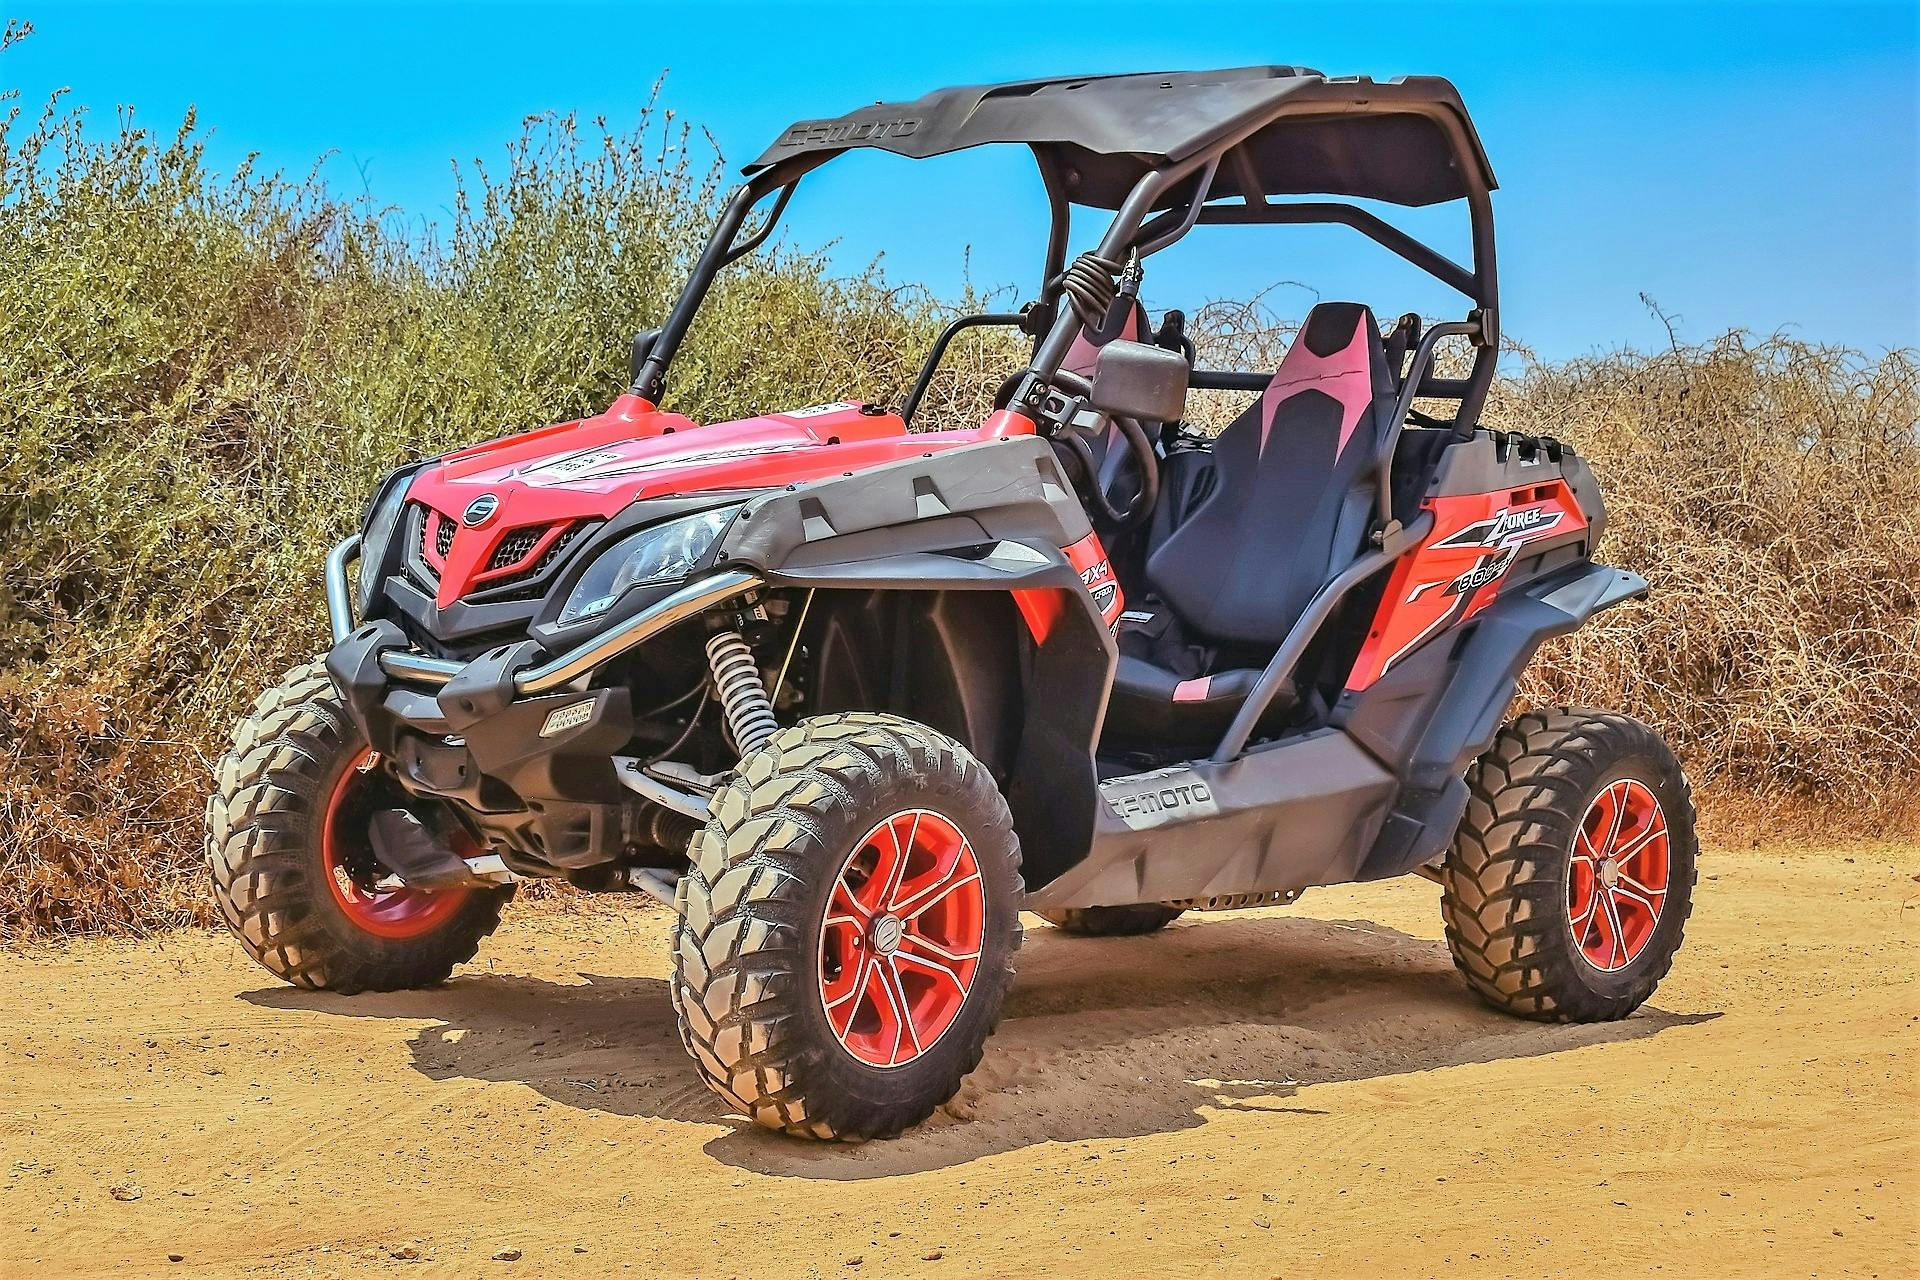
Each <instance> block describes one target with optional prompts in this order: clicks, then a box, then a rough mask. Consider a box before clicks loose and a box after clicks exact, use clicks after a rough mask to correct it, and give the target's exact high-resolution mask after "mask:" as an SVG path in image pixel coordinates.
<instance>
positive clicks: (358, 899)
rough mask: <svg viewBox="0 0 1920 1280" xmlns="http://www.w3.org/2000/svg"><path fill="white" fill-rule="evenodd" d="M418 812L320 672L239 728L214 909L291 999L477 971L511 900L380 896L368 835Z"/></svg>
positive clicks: (219, 783) (225, 773) (216, 831)
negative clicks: (290, 988) (378, 818)
mask: <svg viewBox="0 0 1920 1280" xmlns="http://www.w3.org/2000/svg"><path fill="white" fill-rule="evenodd" d="M409 803H410V801H409V799H408V797H407V794H406V792H405V791H404V790H402V789H401V787H400V785H399V784H398V783H397V782H395V781H394V780H393V779H392V778H391V777H390V776H388V775H387V774H386V773H385V772H383V771H382V770H381V769H380V768H379V758H378V756H376V755H375V754H374V753H373V752H372V751H371V750H369V749H368V747H367V744H366V741H365V740H364V739H363V738H362V737H361V736H360V732H359V730H358V729H356V728H354V726H353V722H352V721H351V720H350V719H349V718H348V717H347V714H346V710H345V708H344V707H343V706H342V704H341V701H340V695H339V693H338V692H337V691H336V690H335V689H334V686H333V681H332V679H331V678H330V677H329V676H328V675H327V671H326V667H325V666H324V665H323V664H322V663H319V662H312V663H308V664H307V665H305V666H300V667H295V668H294V669H293V670H292V671H290V672H288V673H287V675H286V678H285V679H284V680H282V681H281V682H280V683H279V684H278V685H276V686H275V687H273V688H271V689H269V690H267V691H266V692H265V693H263V694H261V695H260V700H259V701H258V702H256V703H255V704H254V706H253V710H252V712H251V713H249V714H248V716H247V717H246V718H245V719H244V720H242V721H241V722H240V724H239V727H238V728H236V729H235V730H234V735H233V747H232V749H231V750H229V751H228V752H227V754H226V755H225V756H223V757H221V760H220V765H219V768H218V771H217V773H216V776H215V780H214V790H213V794H212V796H210V797H209V798H208V800H207V864H208V870H209V871H210V872H211V875H212V879H213V899H214V903H215V905H216V906H218V907H219V909H220V914H221V916H222V918H224V919H225V920H226V922H227V927H228V928H230V929H231V930H233V934H234V936H235V937H236V938H238V939H239V940H240V944H241V945H242V946H243V947H245V948H246V950H247V954H248V955H250V956H252V957H253V958H254V959H255V960H257V961H258V962H259V963H260V964H261V966H262V967H264V968H265V969H267V970H268V971H269V972H270V973H272V974H273V975H274V976H275V977H278V978H281V979H283V980H285V981H287V982H290V983H292V984H293V985H295V986H297V987H308V988H311V989H315V990H326V991H339V992H348V993H351V992H357V991H398V990H404V989H407V988H411V987H423V986H428V985H430V984H432V983H435V982H439V981H441V980H442V979H444V978H446V976H447V975H448V974H450V973H452V972H453V967H454V966H455V965H456V964H459V963H461V962H462V961H466V960H471V959H472V958H473V954H474V952H475V951H476V950H478V949H479V946H480V940H481V939H482V938H484V937H486V936H487V935H488V934H490V933H492V932H493V931H494V929H495V927H497V926H498V925H499V923H500V908H501V906H502V904H503V903H504V902H505V901H506V899H507V898H508V897H509V896H511V894H512V892H513V890H512V889H510V888H509V889H437V890H427V889H415V888H408V887H405V886H400V887H388V888H382V887H380V882H381V881H382V880H383V879H385V876H386V873H385V871H384V870H383V869H382V868H381V867H380V865H379V863H378V862H377V861H376V860H375V858H374V855H373V850H372V845H371V842H370V840H369V838H368V827H369V824H370V822H371V820H372V816H373V814H374V812H375V811H376V810H378V809H382V808H395V807H406V806H407V805H408V804H409Z"/></svg>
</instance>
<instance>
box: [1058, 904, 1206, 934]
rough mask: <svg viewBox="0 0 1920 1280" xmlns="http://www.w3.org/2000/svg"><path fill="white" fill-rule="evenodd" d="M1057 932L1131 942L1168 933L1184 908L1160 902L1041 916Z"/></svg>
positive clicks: (1068, 909)
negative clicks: (1134, 939) (1128, 940)
mask: <svg viewBox="0 0 1920 1280" xmlns="http://www.w3.org/2000/svg"><path fill="white" fill-rule="evenodd" d="M1037 914H1038V915H1039V917H1040V918H1041V919H1042V920H1045V921H1046V922H1047V923H1048V924H1050V925H1052V926H1053V927H1054V928H1056V929H1061V930H1064V931H1065V932H1067V933H1077V934H1079V935H1081V936H1082V937H1087V938H1131V937H1136V936H1138V935H1140V934H1143V933H1152V932H1153V931H1154V930H1156V929H1164V928H1166V927H1167V926H1168V925H1170V924H1172V923H1173V922H1174V921H1175V920H1178V919H1179V918H1180V915H1181V908H1179V907H1168V906H1163V905H1161V904H1160V903H1158V902H1141V903H1137V904H1135V905H1133V906H1130V907H1062V908H1060V909H1059V910H1057V911H1041V912H1038V913H1037Z"/></svg>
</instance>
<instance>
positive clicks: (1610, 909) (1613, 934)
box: [1600, 889, 1626, 967]
mask: <svg viewBox="0 0 1920 1280" xmlns="http://www.w3.org/2000/svg"><path fill="white" fill-rule="evenodd" d="M1600 902H1601V905H1603V906H1604V907H1606V912H1605V916H1606V921H1607V936H1608V943H1607V963H1608V966H1609V967H1611V966H1612V963H1613V960H1614V958H1615V957H1617V956H1619V955H1620V954H1621V953H1622V952H1623V951H1624V950H1625V949H1626V944H1625V940H1624V938H1623V936H1622V930H1621V928H1620V904H1619V903H1618V902H1617V901H1615V900H1614V896H1613V893H1612V891H1611V890H1607V889H1602V890H1601V891H1600Z"/></svg>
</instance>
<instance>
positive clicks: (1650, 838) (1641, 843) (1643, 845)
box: [1614, 823, 1667, 866]
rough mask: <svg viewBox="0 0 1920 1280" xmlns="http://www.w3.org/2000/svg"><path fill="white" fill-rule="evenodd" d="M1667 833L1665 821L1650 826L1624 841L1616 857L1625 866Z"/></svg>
mask: <svg viewBox="0 0 1920 1280" xmlns="http://www.w3.org/2000/svg"><path fill="white" fill-rule="evenodd" d="M1666 834H1667V828H1666V824H1665V823H1656V824H1654V825H1652V826H1649V827H1648V828H1647V829H1646V830H1645V831H1642V832H1641V833H1640V834H1639V835H1637V836H1635V837H1634V838H1633V839H1631V840H1628V841H1625V842H1623V843H1622V844H1621V846H1620V851H1619V852H1618V853H1616V854H1615V855H1614V857H1615V858H1616V859H1617V860H1618V861H1619V862H1620V863H1621V865H1623V866H1624V865H1625V864H1627V863H1629V862H1631V861H1633V860H1634V859H1635V858H1637V857H1639V856H1640V855H1641V854H1642V853H1645V852H1647V851H1648V850H1649V849H1651V848H1652V847H1653V842H1654V841H1655V840H1658V839H1659V838H1660V837H1662V836H1664V835H1666Z"/></svg>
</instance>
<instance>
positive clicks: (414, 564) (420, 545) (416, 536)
mask: <svg viewBox="0 0 1920 1280" xmlns="http://www.w3.org/2000/svg"><path fill="white" fill-rule="evenodd" d="M436 515H437V513H436V512H432V511H429V510H427V508H425V507H423V506H421V505H420V504H419V503H417V502H415V503H411V504H409V505H408V507H407V542H406V545H407V547H408V549H409V550H408V553H407V554H406V555H404V556H402V557H401V558H400V567H401V569H402V570H403V571H404V572H405V573H406V575H407V577H409V578H411V579H413V585H415V586H416V587H419V588H420V589H421V590H423V591H425V592H426V593H427V594H428V595H434V594H436V593H437V592H438V591H439V590H440V571H439V570H438V569H436V568H434V567H433V561H432V560H430V559H428V557H427V522H428V520H429V519H432V518H434V517H435V516H436ZM444 558H445V557H442V559H444Z"/></svg>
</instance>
